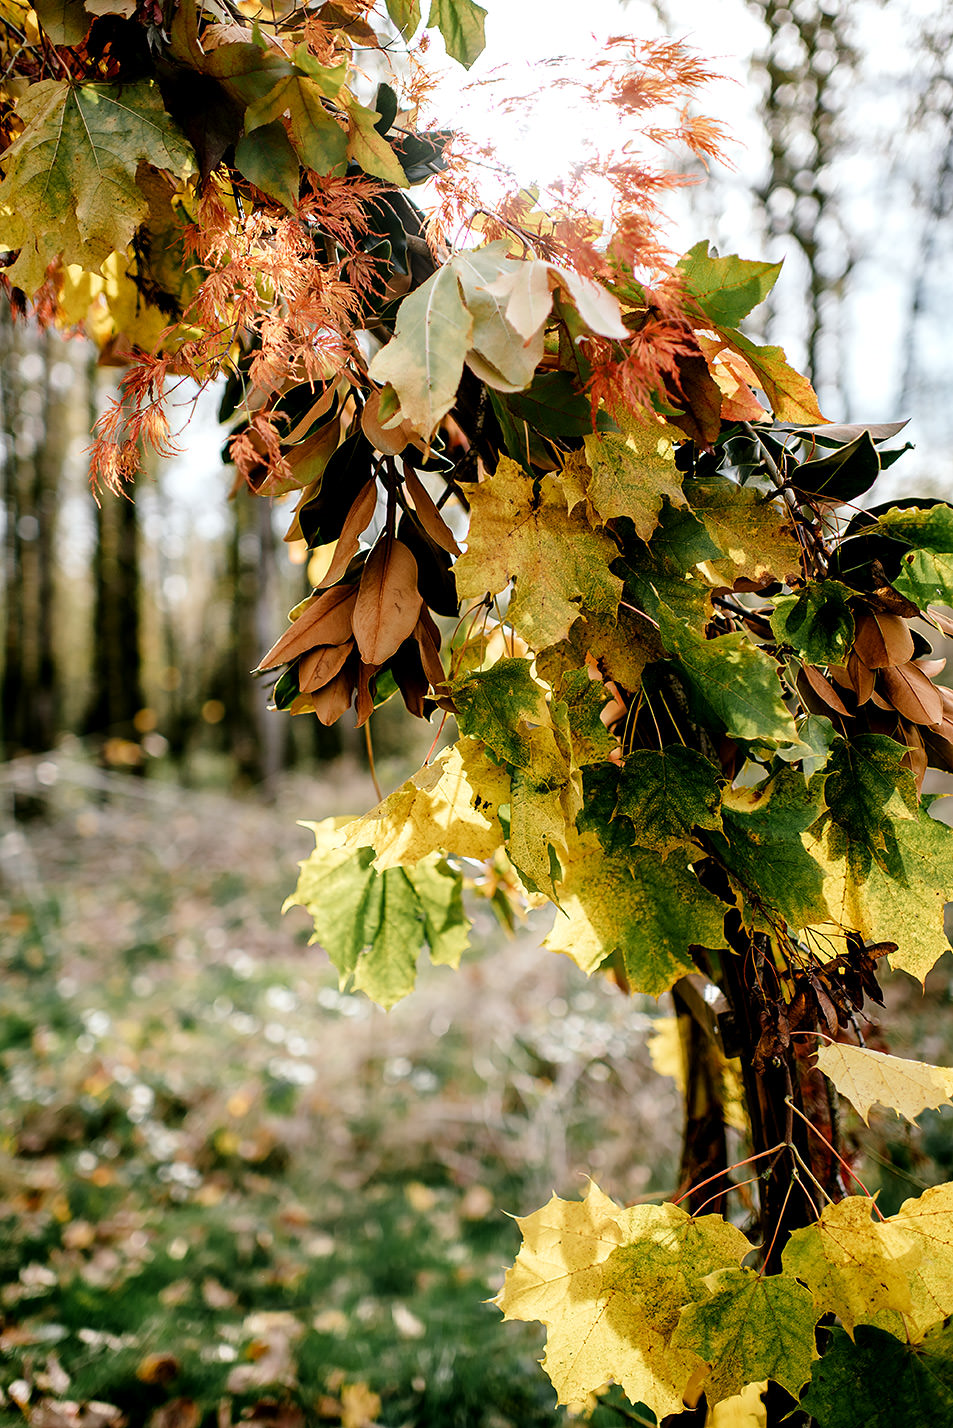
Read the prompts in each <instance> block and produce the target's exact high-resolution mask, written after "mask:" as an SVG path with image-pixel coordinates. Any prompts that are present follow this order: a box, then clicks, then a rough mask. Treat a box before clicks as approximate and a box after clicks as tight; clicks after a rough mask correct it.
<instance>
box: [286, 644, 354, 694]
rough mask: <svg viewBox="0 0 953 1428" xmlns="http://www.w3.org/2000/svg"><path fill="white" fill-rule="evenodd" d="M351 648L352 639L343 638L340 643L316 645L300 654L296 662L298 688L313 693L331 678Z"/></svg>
mask: <svg viewBox="0 0 953 1428" xmlns="http://www.w3.org/2000/svg"><path fill="white" fill-rule="evenodd" d="M353 648H354V641H353V640H345V642H344V644H342V645H318V647H317V649H313V650H310V651H309V652H308V654H306V655H302V656H301V659H300V661H299V664H298V688H299V689H300V690H301V692H302V694H313V693H314V691H315V690H317V689H322V688H323V687H324V685H326V684H327V683H328V682H329V681H330V680H332V679H333V678H334V676H335V675H336V674H338V673H339V671H340V670H341V667H342V666H343V664H344V661H345V660H346V659H347V657H348V655H349V654H350V653H351V650H352V649H353Z"/></svg>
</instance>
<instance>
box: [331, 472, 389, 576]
mask: <svg viewBox="0 0 953 1428" xmlns="http://www.w3.org/2000/svg"><path fill="white" fill-rule="evenodd" d="M376 510H377V482H376V480H375V479H374V477H373V476H372V477H371V479H370V481H368V482H367V484H366V485H364V486H362V487H361V489H360V491H359V492H358V493H357V497H356V499H355V501H354V505H353V506H352V507H351V509H350V511H349V512H348V514H347V519H346V520H345V522H344V525H343V526H342V527H341V534H340V535H339V536H338V539H337V545H336V546H335V547H334V555H333V557H332V559H331V564H330V565H329V566H328V568H327V570H326V572H325V575H324V579H323V580H322V581H321V584H322V586H328V585H336V584H337V582H338V581H339V580H340V579H341V576H342V575H344V573H345V571H346V570H347V568H348V566H349V565H350V563H351V560H352V559H353V557H354V556H355V555H356V554H357V552H358V548H359V546H360V536H361V534H362V532H364V531H366V530H367V527H368V526H369V525H370V523H371V521H372V520H373V518H374V512H375V511H376Z"/></svg>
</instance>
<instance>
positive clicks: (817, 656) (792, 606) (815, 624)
mask: <svg viewBox="0 0 953 1428" xmlns="http://www.w3.org/2000/svg"><path fill="white" fill-rule="evenodd" d="M852 593H853V592H852V591H851V590H849V589H848V587H847V586H846V585H842V584H841V583H840V581H839V580H812V581H811V582H810V583H809V584H808V585H804V586H802V588H801V589H800V590H798V591H797V592H796V593H795V594H793V595H782V596H781V597H780V598H779V599H777V600H775V602H774V613H773V615H772V616H771V629H772V630H773V632H774V637H775V639H776V640H777V642H778V644H780V645H790V646H791V647H792V649H795V650H797V652H798V654H799V655H801V657H802V658H803V659H804V660H806V661H807V663H808V664H812V665H816V664H844V663H845V661H846V659H847V652H848V650H849V649H850V646H851V643H852V641H853V638H854V617H853V615H852V614H851V611H850V606H849V605H848V603H847V602H848V600H849V598H850V596H851V595H852Z"/></svg>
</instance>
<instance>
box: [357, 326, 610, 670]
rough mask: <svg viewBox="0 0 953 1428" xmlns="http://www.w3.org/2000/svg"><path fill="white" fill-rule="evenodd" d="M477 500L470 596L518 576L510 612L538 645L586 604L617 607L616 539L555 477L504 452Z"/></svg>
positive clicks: (462, 584)
mask: <svg viewBox="0 0 953 1428" xmlns="http://www.w3.org/2000/svg"><path fill="white" fill-rule="evenodd" d="M385 350H386V349H385ZM470 501H471V512H470V531H469V535H468V537H467V551H466V554H465V555H462V556H461V557H460V558H459V560H458V561H457V563H456V566H455V567H454V573H455V576H456V582H457V590H458V592H459V593H460V595H461V596H462V597H463V598H468V597H470V596H476V597H479V596H480V595H483V594H485V593H486V591H487V590H489V591H491V592H493V593H496V592H498V591H501V590H503V589H504V588H505V587H506V585H507V583H508V582H509V580H510V579H511V578H513V579H515V581H516V589H515V592H514V594H513V598H512V600H511V601H510V605H509V610H508V612H507V618H508V620H509V621H510V623H511V624H512V625H513V628H514V629H515V630H517V631H518V633H519V634H521V635H522V636H523V637H524V639H525V640H526V641H527V643H528V644H530V645H531V646H532V647H533V648H534V649H536V650H541V649H545V648H546V647H547V646H549V645H553V644H556V643H557V642H558V641H560V640H564V639H565V638H566V636H567V635H568V634H569V631H570V628H571V626H572V624H573V622H574V621H575V620H576V619H577V618H578V616H579V614H580V613H581V612H582V611H583V610H586V611H593V612H594V613H596V614H605V615H614V614H615V612H616V610H617V609H618V606H619V598H620V596H621V594H622V581H621V580H620V579H619V577H618V576H617V575H613V574H612V572H611V571H610V570H609V563H610V561H612V560H613V559H614V558H615V557H616V556H617V555H618V549H617V547H616V544H615V542H614V541H613V540H612V538H611V537H610V536H608V535H606V534H605V533H604V532H603V531H598V530H593V529H592V527H591V526H590V525H589V523H588V521H587V520H586V518H585V516H584V515H583V514H581V513H580V514H577V513H575V512H574V513H573V514H570V513H569V511H568V510H567V508H566V500H565V496H564V494H563V491H562V489H561V487H560V486H559V484H558V483H557V482H556V481H554V480H553V478H552V477H550V476H544V477H543V478H542V480H541V481H539V482H537V483H534V482H533V480H532V479H531V478H530V477H529V476H527V474H526V473H525V472H524V471H523V470H522V468H521V467H520V466H518V465H517V464H516V462H515V461H511V460H510V459H509V457H503V458H502V459H501V460H500V463H499V465H498V467H497V469H496V473H495V475H494V476H492V477H491V478H490V479H489V480H487V481H481V482H480V483H479V485H477V486H474V487H473V488H472V492H471V494H470Z"/></svg>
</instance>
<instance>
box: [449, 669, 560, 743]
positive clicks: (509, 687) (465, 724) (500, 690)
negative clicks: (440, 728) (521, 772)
mask: <svg viewBox="0 0 953 1428" xmlns="http://www.w3.org/2000/svg"><path fill="white" fill-rule="evenodd" d="M451 694H452V696H453V702H454V706H455V708H456V711H457V724H458V725H459V728H460V732H461V734H469V735H472V736H473V737H475V738H478V739H482V741H483V743H484V744H486V746H487V748H488V749H490V750H492V752H493V753H494V754H496V756H497V757H498V758H500V759H503V760H504V761H505V762H506V763H508V764H512V765H513V767H514V768H522V769H527V770H530V769H532V767H533V744H532V741H531V739H530V728H531V727H532V726H533V725H539V724H546V723H548V722H549V714H548V710H547V708H546V697H545V694H544V692H543V690H542V689H541V688H540V686H539V685H538V684H537V683H536V681H535V679H534V678H533V676H532V674H531V673H530V664H529V661H528V660H525V659H501V660H497V662H496V664H494V665H492V666H491V667H490V668H489V669H485V670H477V671H476V672H475V673H474V674H468V675H465V676H464V677H463V678H462V679H459V680H457V681H456V682H455V683H454V684H453V685H452V686H451Z"/></svg>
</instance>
